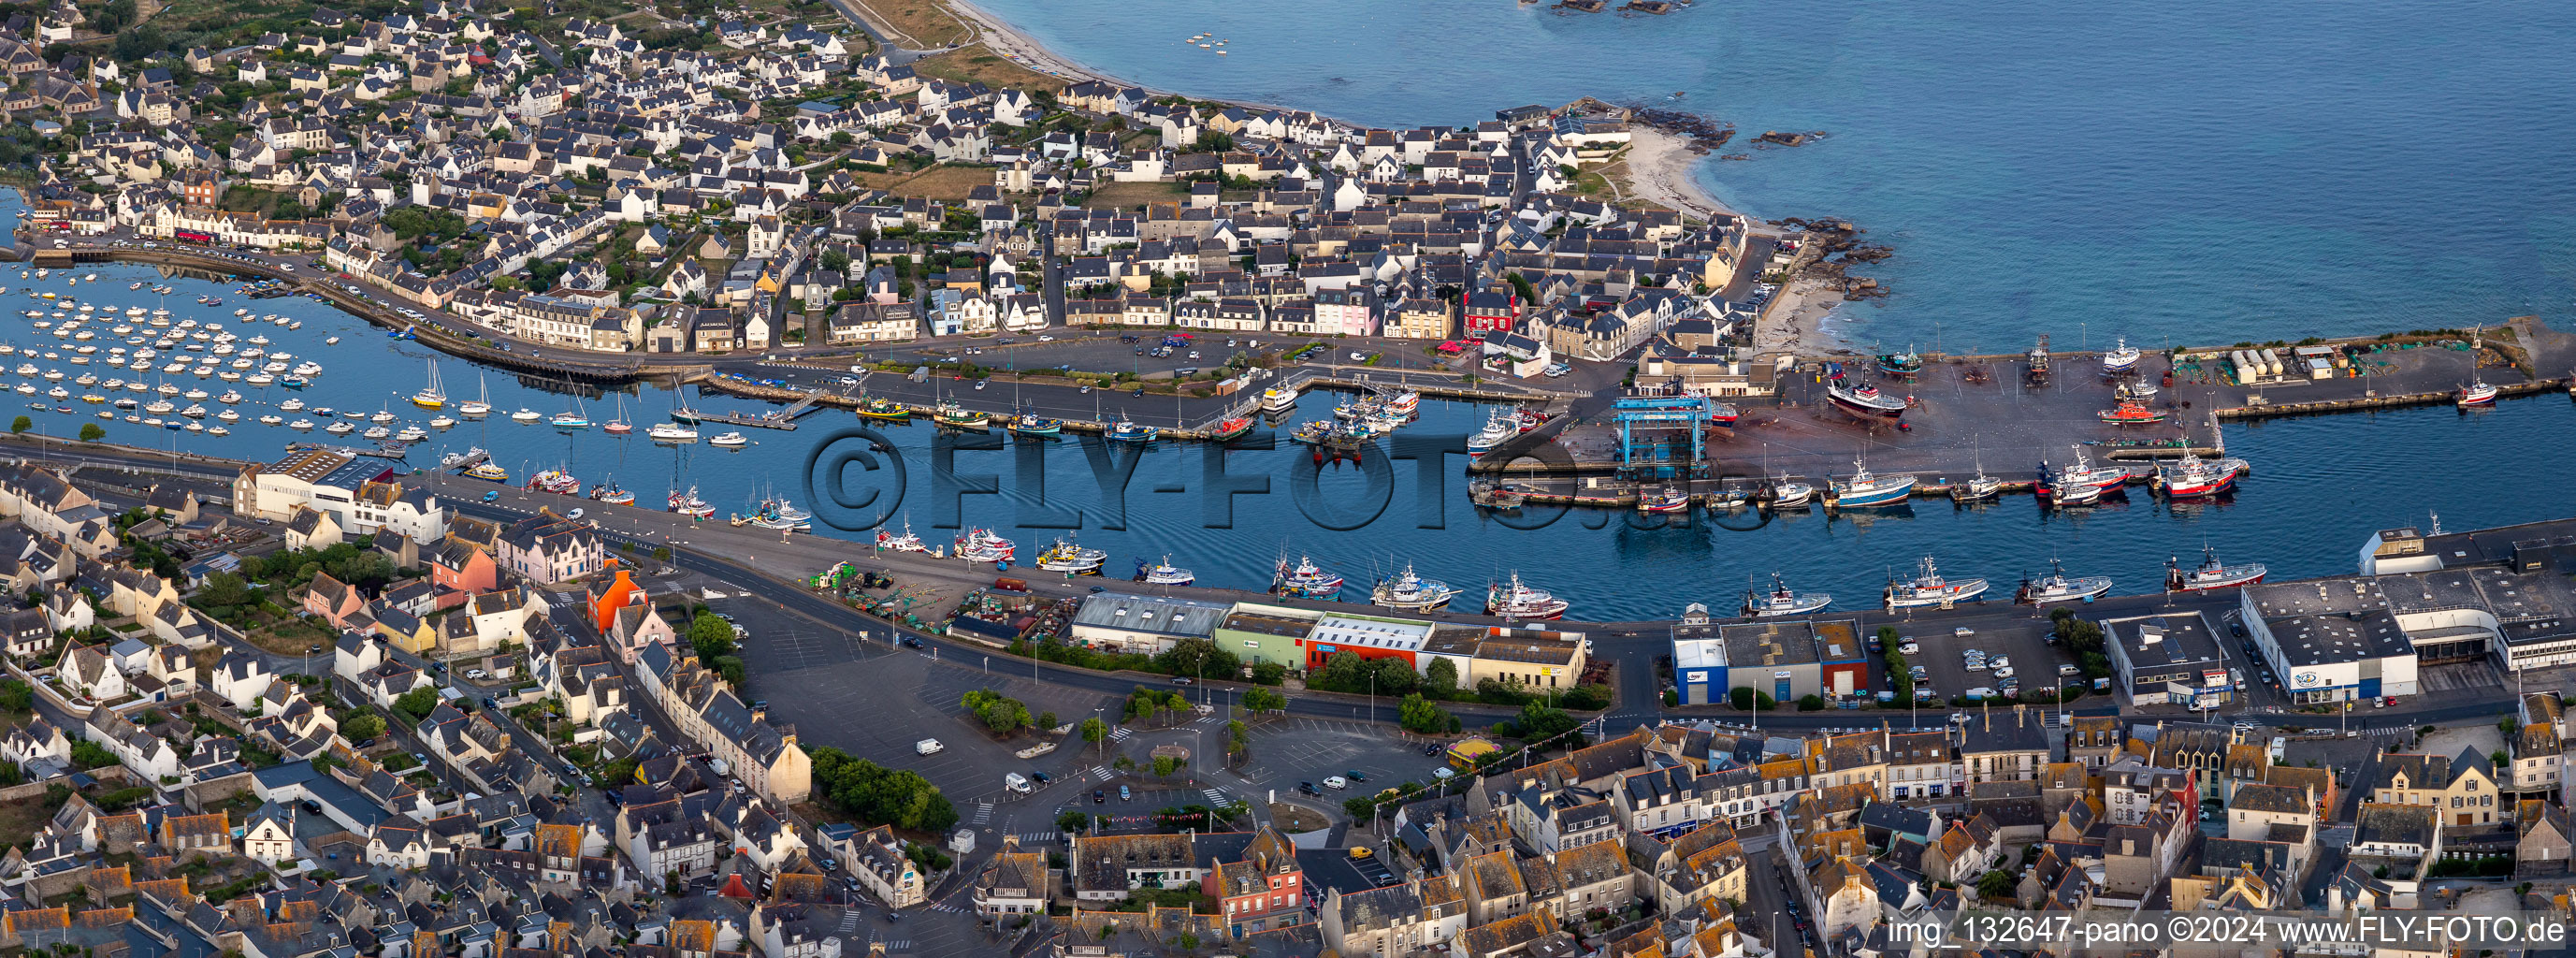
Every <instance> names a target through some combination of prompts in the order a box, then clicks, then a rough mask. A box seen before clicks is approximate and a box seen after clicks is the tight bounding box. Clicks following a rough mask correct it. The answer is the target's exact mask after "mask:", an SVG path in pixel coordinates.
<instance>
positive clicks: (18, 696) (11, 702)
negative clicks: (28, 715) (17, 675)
mask: <svg viewBox="0 0 2576 958" xmlns="http://www.w3.org/2000/svg"><path fill="white" fill-rule="evenodd" d="M35 707H36V689H35V687H34V686H31V685H28V684H27V683H25V682H21V681H18V680H17V679H0V711H9V712H27V711H33V710H34V709H35Z"/></svg>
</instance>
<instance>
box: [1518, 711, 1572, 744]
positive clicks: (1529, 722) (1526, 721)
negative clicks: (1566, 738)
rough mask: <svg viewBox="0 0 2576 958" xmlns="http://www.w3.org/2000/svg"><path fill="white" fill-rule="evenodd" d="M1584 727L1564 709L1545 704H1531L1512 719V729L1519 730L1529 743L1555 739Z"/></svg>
mask: <svg viewBox="0 0 2576 958" xmlns="http://www.w3.org/2000/svg"><path fill="white" fill-rule="evenodd" d="M1582 726H1583V723H1582V721H1580V720H1578V719H1576V718H1575V717H1574V716H1572V715H1569V714H1566V711H1565V710H1564V709H1561V708H1555V707H1552V706H1549V705H1548V704H1546V703H1544V702H1531V703H1529V704H1528V705H1524V706H1521V713H1520V714H1519V715H1516V716H1513V717H1512V727H1514V728H1517V729H1519V730H1520V733H1521V740H1523V741H1528V742H1537V741H1543V740H1546V739H1550V738H1554V737H1556V736H1559V735H1563V734H1565V733H1567V732H1571V731H1574V730H1575V729H1577V728H1581V727H1582Z"/></svg>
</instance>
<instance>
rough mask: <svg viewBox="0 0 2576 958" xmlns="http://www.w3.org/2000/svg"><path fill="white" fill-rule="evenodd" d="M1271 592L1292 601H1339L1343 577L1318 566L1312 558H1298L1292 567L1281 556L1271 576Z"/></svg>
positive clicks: (1286, 559)
mask: <svg viewBox="0 0 2576 958" xmlns="http://www.w3.org/2000/svg"><path fill="white" fill-rule="evenodd" d="M1270 591H1271V593H1272V594H1274V595H1281V596H1286V597H1288V598H1292V599H1337V598H1340V597H1341V594H1342V577H1341V576H1338V575H1334V574H1333V573H1331V572H1328V571H1326V570H1325V569H1324V567H1322V566H1319V565H1316V564H1315V560H1314V559H1313V558H1311V557H1308V556H1298V557H1297V564H1296V565H1293V566H1292V565H1289V564H1288V558H1287V557H1286V556H1281V557H1280V559H1279V565H1278V567H1277V568H1275V569H1274V570H1273V571H1272V572H1271V575H1270Z"/></svg>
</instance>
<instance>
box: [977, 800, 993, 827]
mask: <svg viewBox="0 0 2576 958" xmlns="http://www.w3.org/2000/svg"><path fill="white" fill-rule="evenodd" d="M992 820H993V803H991V802H976V803H975V824H978V825H982V824H984V823H986V822H990V821H992Z"/></svg>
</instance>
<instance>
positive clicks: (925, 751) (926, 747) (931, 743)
mask: <svg viewBox="0 0 2576 958" xmlns="http://www.w3.org/2000/svg"><path fill="white" fill-rule="evenodd" d="M947 747H948V746H945V745H941V744H939V740H938V739H935V738H926V739H922V740H921V741H918V742H914V743H912V753H913V754H915V755H937V754H939V750H940V749H944V748H947Z"/></svg>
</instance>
